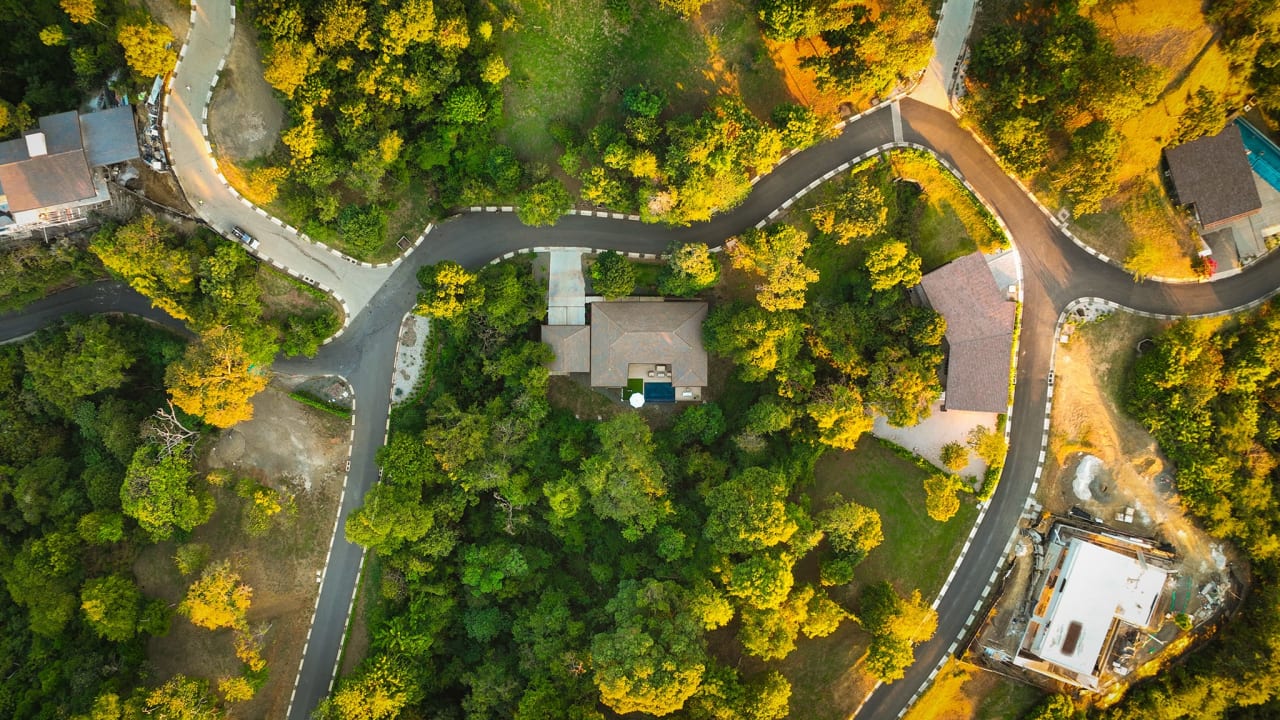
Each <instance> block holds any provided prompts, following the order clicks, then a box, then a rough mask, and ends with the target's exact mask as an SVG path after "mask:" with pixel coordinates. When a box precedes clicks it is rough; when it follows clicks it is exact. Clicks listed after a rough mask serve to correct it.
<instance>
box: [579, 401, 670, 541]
mask: <svg viewBox="0 0 1280 720" xmlns="http://www.w3.org/2000/svg"><path fill="white" fill-rule="evenodd" d="M596 437H597V438H598V439H599V440H600V450H599V452H597V453H596V454H594V455H592V456H590V457H588V458H587V459H585V460H583V461H582V470H581V475H580V477H581V483H582V487H583V488H585V489H586V491H587V493H588V495H589V496H590V498H591V506H592V510H594V512H595V514H596V515H598V516H600V517H602V518H605V519H609V520H614V521H616V522H618V523H620V524H621V525H622V528H623V530H622V534H623V536H624V537H626V538H628V539H631V540H634V539H638V538H640V537H641V536H643V535H645V534H647V533H649V532H651V531H652V530H653V529H654V528H655V527H656V526H657V524H658V522H659V521H661V520H662V519H663V518H664V517H666V516H668V515H670V514H671V512H672V507H671V501H670V500H669V499H668V498H667V497H666V494H667V487H666V482H665V480H666V474H665V473H664V472H663V470H662V466H661V464H660V463H659V462H657V458H656V457H655V448H654V445H653V439H652V435H651V434H650V432H649V426H648V425H646V424H645V422H644V419H643V418H641V417H640V416H639V415H637V414H635V413H625V414H622V415H618V416H616V417H614V418H611V419H609V420H606V421H604V422H603V423H600V424H599V425H597V426H596Z"/></svg>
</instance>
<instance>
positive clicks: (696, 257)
mask: <svg viewBox="0 0 1280 720" xmlns="http://www.w3.org/2000/svg"><path fill="white" fill-rule="evenodd" d="M718 282H720V263H719V262H718V261H717V260H716V258H715V257H714V256H713V255H712V254H711V249H710V248H708V247H707V246H706V244H704V243H684V244H680V245H675V246H673V247H672V248H671V249H670V250H669V252H668V258H667V265H666V266H665V267H664V268H663V269H662V274H661V275H660V276H659V278H658V290H659V292H661V293H662V294H663V295H675V296H677V297H689V296H691V295H694V294H696V293H698V292H699V291H702V290H705V289H707V288H709V287H712V286H714V285H715V284H716V283H718Z"/></svg>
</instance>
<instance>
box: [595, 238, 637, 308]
mask: <svg viewBox="0 0 1280 720" xmlns="http://www.w3.org/2000/svg"><path fill="white" fill-rule="evenodd" d="M591 287H592V289H593V290H595V291H596V292H597V293H600V294H601V295H603V296H604V298H605V299H606V300H617V299H618V298H624V297H626V296H628V295H630V294H631V293H633V292H635V289H636V270H635V267H634V266H633V265H632V264H631V261H629V260H627V259H626V258H625V257H624V256H622V255H621V254H619V253H616V252H614V251H612V250H605V251H604V252H602V253H600V254H599V255H597V256H596V259H595V261H594V262H592V263H591Z"/></svg>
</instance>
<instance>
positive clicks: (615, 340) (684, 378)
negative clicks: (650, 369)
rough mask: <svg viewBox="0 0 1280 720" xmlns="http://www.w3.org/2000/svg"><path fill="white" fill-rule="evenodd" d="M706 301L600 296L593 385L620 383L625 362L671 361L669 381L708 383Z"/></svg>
mask: <svg viewBox="0 0 1280 720" xmlns="http://www.w3.org/2000/svg"><path fill="white" fill-rule="evenodd" d="M706 317H707V304H706V303H704V302H597V303H592V304H591V385H592V386H593V387H622V386H624V385H626V384H627V365H629V364H631V363H654V364H663V365H670V366H671V374H672V377H671V384H672V385H676V386H690V387H705V386H706V384H707V351H706V350H705V349H704V348H703V347H702V321H703V320H704V319H706Z"/></svg>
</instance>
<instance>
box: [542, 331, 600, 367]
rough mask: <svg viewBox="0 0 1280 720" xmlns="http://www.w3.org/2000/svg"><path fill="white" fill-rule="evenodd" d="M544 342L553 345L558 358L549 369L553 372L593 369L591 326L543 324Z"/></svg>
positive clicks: (552, 348) (552, 347) (553, 350)
mask: <svg viewBox="0 0 1280 720" xmlns="http://www.w3.org/2000/svg"><path fill="white" fill-rule="evenodd" d="M542 342H544V343H546V344H548V345H550V346H551V350H552V352H554V353H555V354H556V359H555V360H552V361H551V365H550V366H548V369H549V370H551V372H553V373H582V372H590V371H591V326H589V325H543V326H542Z"/></svg>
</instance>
